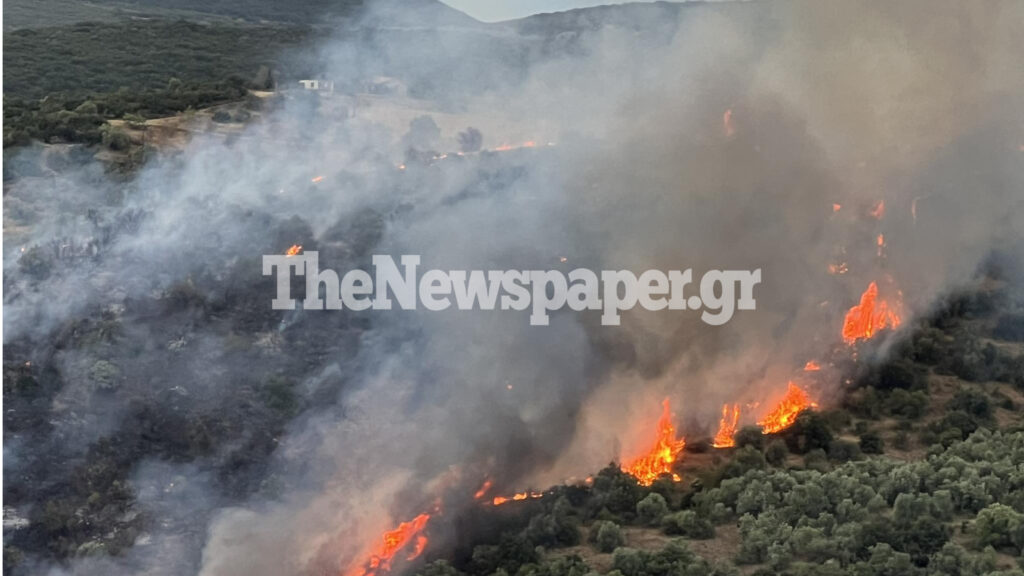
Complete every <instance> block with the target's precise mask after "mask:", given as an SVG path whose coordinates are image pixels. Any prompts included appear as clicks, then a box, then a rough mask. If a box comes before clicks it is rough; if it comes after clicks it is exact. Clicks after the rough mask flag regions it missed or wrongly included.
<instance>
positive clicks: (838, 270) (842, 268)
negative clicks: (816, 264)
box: [828, 262, 850, 274]
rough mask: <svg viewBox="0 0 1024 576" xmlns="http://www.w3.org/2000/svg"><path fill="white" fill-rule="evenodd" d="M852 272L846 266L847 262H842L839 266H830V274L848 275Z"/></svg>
mask: <svg viewBox="0 0 1024 576" xmlns="http://www.w3.org/2000/svg"><path fill="white" fill-rule="evenodd" d="M849 271H850V268H849V267H848V266H847V265H846V262H840V263H839V264H829V265H828V273H829V274H846V273H847V272H849Z"/></svg>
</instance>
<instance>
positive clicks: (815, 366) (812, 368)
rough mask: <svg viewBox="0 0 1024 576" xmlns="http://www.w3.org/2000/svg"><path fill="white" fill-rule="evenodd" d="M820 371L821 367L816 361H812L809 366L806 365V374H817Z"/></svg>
mask: <svg viewBox="0 0 1024 576" xmlns="http://www.w3.org/2000/svg"><path fill="white" fill-rule="evenodd" d="M818 370H821V365H820V364H818V363H817V362H815V361H814V360H810V361H808V362H807V364H804V372H817V371H818Z"/></svg>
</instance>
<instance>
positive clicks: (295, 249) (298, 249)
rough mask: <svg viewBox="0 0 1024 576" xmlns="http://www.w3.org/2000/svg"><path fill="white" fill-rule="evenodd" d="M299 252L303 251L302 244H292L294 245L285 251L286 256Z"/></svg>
mask: <svg viewBox="0 0 1024 576" xmlns="http://www.w3.org/2000/svg"><path fill="white" fill-rule="evenodd" d="M299 252H302V246H301V245H300V244H292V247H291V248H289V249H288V250H287V251H285V253H284V255H285V256H295V255H296V254H298V253H299Z"/></svg>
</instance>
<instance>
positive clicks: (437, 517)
mask: <svg viewBox="0 0 1024 576" xmlns="http://www.w3.org/2000/svg"><path fill="white" fill-rule="evenodd" d="M736 131H737V127H736V120H735V116H734V112H733V111H732V109H727V110H726V111H725V112H724V114H723V116H722V133H723V136H724V137H725V138H727V139H728V138H733V137H734V136H735V134H736ZM549 145H551V146H553V145H554V144H553V143H551V144H549ZM535 146H536V144H535V143H534V142H527V143H525V144H522V145H521V146H502V147H500V148H497V149H495V151H508V150H518V149H529V148H533V147H535ZM447 158H449V155H447V154H441V155H434V156H432V157H430V158H426V159H422V161H423V162H425V163H427V164H432V163H436V162H441V161H444V160H446V159H447ZM399 169H400V170H406V169H407V166H406V165H405V164H402V165H400V166H399ZM319 180H320V178H314V181H319ZM916 204H917V203H916V202H915V203H914V205H913V206H912V212H913V214H912V216H913V217H914V218H916ZM823 214H827V217H831V218H840V217H843V216H844V215H846V214H849V218H850V219H852V220H854V221H855V222H857V223H858V225H860V226H862V227H865V228H866V229H867V230H868V233H867V234H866V236H865V237H866V238H868V240H867V241H866V242H865V246H864V247H863V250H862V251H863V252H865V253H868V254H871V255H873V258H874V260H875V264H876V265H875V266H874V268H876V269H877V270H881V272H879V273H878V278H877V279H876V280H871V281H869V282H868V284H867V285H866V286H864V287H863V289H862V290H861V291H860V295H859V297H857V298H856V300H855V301H854V302H853V303H852V305H850V306H849V308H848V309H846V312H845V314H844V315H843V318H842V322H841V324H840V325H838V326H836V327H835V328H834V333H833V337H834V340H835V341H836V342H837V344H836V346H835V347H834V349H833V351H832V354H831V357H829V358H809V359H808V360H807V361H806V363H804V364H803V365H802V366H794V367H793V369H792V375H791V377H790V378H789V379H788V380H784V381H780V382H779V383H778V384H777V385H776V386H775V390H774V393H773V394H771V395H770V396H769V397H767V398H763V399H762V398H759V397H754V396H751V397H737V398H732V399H729V400H728V401H726V402H725V403H723V404H722V406H721V418H720V419H719V420H718V421H717V423H714V424H715V425H714V426H712V427H709V428H707V429H703V430H693V431H688V430H682V429H680V426H679V423H678V422H677V420H676V416H675V413H674V412H673V408H672V406H673V403H680V402H685V399H682V398H673V397H671V396H669V397H665V398H664V399H663V400H662V401H661V404H660V411H659V412H658V414H659V415H658V417H657V418H653V419H651V420H650V421H648V422H644V423H641V424H642V426H643V427H644V428H645V429H646V430H647V431H648V432H647V440H646V441H644V442H643V443H641V444H638V445H635V446H629V447H624V448H623V450H622V453H621V454H620V456H619V461H618V463H616V464H615V465H616V466H617V467H618V468H619V469H620V470H621V471H622V472H624V473H626V474H628V475H630V476H631V477H633V478H634V479H635V481H636V482H637V484H639V485H640V486H647V487H650V486H652V485H654V484H655V483H657V482H668V483H676V484H678V483H686V482H688V477H687V476H688V468H689V469H690V471H692V470H699V469H700V467H702V466H705V465H706V464H707V459H706V457H705V456H706V453H703V454H702V452H704V449H703V447H704V446H710V448H711V449H712V450H713V451H730V450H734V449H736V448H737V447H738V439H737V437H738V436H739V435H740V433H741V431H743V430H751V431H756V433H757V434H759V435H762V436H768V437H770V436H778V435H782V434H785V433H787V431H789V430H790V429H792V428H793V427H794V426H795V425H797V423H798V422H799V421H800V417H801V414H803V413H804V412H805V411H807V410H814V409H817V408H819V407H821V406H822V405H823V403H824V402H826V401H827V399H825V398H819V394H820V393H821V391H822V390H824V389H825V388H826V383H827V381H828V379H830V378H838V377H841V374H840V371H839V370H838V369H836V366H837V365H838V364H841V363H844V362H856V361H857V359H858V355H859V352H860V349H861V347H862V346H863V345H866V344H869V343H871V342H873V341H877V340H879V339H880V336H881V335H883V334H886V333H891V332H892V331H894V330H896V329H898V328H899V327H900V326H901V324H902V323H903V317H904V314H905V312H904V303H903V293H902V291H901V290H900V289H899V288H898V286H896V284H895V281H894V280H893V278H892V276H891V275H889V274H888V273H886V272H884V269H885V260H886V249H887V245H886V241H885V237H884V234H883V233H881V232H879V231H878V228H880V226H881V224H882V223H883V221H884V219H885V215H886V204H885V200H884V199H879V200H878V201H877V202H875V203H873V204H870V205H868V206H861V207H859V209H849V208H847V207H846V206H844V205H843V204H841V203H830V204H828V205H826V206H825V207H824V209H823ZM301 250H302V247H301V246H299V245H293V246H291V247H290V248H288V249H287V251H286V254H287V255H289V256H291V255H294V254H298V253H299V252H300V251H301ZM850 252H853V250H852V249H848V248H846V247H843V248H842V249H841V250H839V251H838V256H837V259H836V261H835V262H833V263H831V264H829V265H828V267H827V270H825V271H823V272H825V273H827V274H830V275H832V276H834V277H836V278H842V277H845V276H847V275H850V274H849V273H850V264H848V263H847V262H846V261H845V259H844V258H845V257H846V255H847V254H848V253H850ZM561 261H562V262H565V258H562V259H561ZM823 304H824V303H823ZM688 438H693V439H694V442H693V443H692V444H688ZM688 446H693V450H694V454H692V458H691V455H690V454H689V453H688V450H687V447H688ZM702 457H705V458H702ZM691 459H692V460H693V461H694V462H693V463H692V468H690V467H689V466H688V463H689V461H690V460H691ZM594 480H595V478H594V476H586V477H583V478H582V479H567V480H566V484H570V485H573V486H575V487H576V488H578V489H581V490H587V489H589V487H590V486H591V485H592V484H593V482H594ZM505 484H506V483H505V482H503V481H502V480H501V479H500V478H496V477H492V476H484V477H482V478H481V479H480V480H478V482H477V484H476V486H478V487H477V488H476V489H475V490H472V491H470V493H467V494H465V495H464V496H466V497H471V498H472V500H473V501H475V502H476V505H477V506H479V507H481V508H492V509H493V508H499V507H506V506H515V505H518V504H525V503H527V502H529V501H534V500H538V499H543V498H545V497H546V496H548V495H552V494H553V492H551V491H544V490H537V489H534V488H526V489H520V490H514V489H513V490H511V491H503V488H506V486H505ZM448 520H449V519H448V518H446V516H445V514H444V506H443V503H442V502H441V501H440V500H439V499H435V500H434V501H433V503H432V504H431V505H430V506H429V507H427V508H425V509H424V510H423V511H420V512H418V513H415V514H413V515H411V516H409V517H407V518H396V522H395V523H394V525H393V527H392V528H389V529H387V530H385V531H384V532H383V533H381V534H379V535H378V536H376V537H370V538H368V539H367V541H366V543H365V545H364V547H363V549H362V552H360V553H359V554H358V555H356V556H354V557H351V558H347V559H342V565H343V568H342V570H341V572H340V576H380V575H382V574H388V573H391V572H393V571H394V572H396V573H398V572H401V571H403V570H406V569H408V568H410V567H411V565H412V563H413V562H414V561H415V560H416V559H418V558H420V557H421V555H423V553H424V551H425V550H426V549H427V547H428V546H429V544H430V537H431V536H430V534H431V530H432V528H434V527H436V526H437V527H441V531H443V526H444V523H445V522H447V521H448Z"/></svg>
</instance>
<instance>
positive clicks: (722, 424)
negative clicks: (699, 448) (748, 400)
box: [711, 404, 740, 448]
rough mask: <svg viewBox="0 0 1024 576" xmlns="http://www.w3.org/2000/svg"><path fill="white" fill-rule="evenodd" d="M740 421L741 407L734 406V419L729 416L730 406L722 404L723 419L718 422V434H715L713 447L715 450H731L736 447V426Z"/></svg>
mask: <svg viewBox="0 0 1024 576" xmlns="http://www.w3.org/2000/svg"><path fill="white" fill-rule="evenodd" d="M739 421H740V405H739V404H733V405H732V417H731V419H730V416H729V405H728V404H722V419H721V420H719V421H718V434H715V439H714V441H712V442H711V445H712V446H714V447H715V448H731V447H733V446H735V445H736V441H735V440H734V439H733V436H735V435H736V425H737V424H738V423H739Z"/></svg>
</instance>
